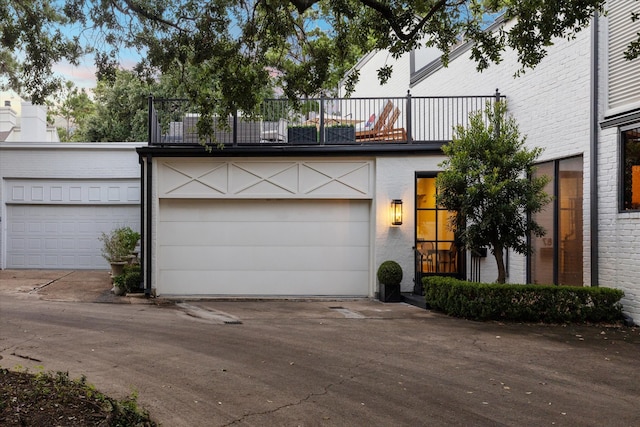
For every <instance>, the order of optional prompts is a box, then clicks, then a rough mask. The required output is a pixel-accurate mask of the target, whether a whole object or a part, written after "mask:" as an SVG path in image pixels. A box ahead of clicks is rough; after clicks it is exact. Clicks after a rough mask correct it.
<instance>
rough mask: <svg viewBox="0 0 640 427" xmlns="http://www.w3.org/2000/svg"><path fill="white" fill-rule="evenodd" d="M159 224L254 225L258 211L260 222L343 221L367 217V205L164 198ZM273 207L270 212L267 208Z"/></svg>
mask: <svg viewBox="0 0 640 427" xmlns="http://www.w3.org/2000/svg"><path fill="white" fill-rule="evenodd" d="M161 203H162V206H163V208H164V209H163V212H162V221H166V222H171V221H177V222H219V221H229V220H230V219H232V220H233V221H236V222H255V221H256V219H257V218H256V212H257V211H260V215H261V216H260V218H259V219H260V221H262V222H265V223H266V222H281V221H287V222H297V221H301V222H317V221H344V220H345V218H350V217H354V216H357V217H359V218H363V217H364V218H367V217H368V212H369V209H368V204H367V203H363V201H360V200H339V201H336V200H306V201H300V200H237V199H236V200H224V201H216V202H215V209H212V208H211V203H212V201H210V200H181V199H163V200H162V201H161ZM270 208H272V209H270Z"/></svg>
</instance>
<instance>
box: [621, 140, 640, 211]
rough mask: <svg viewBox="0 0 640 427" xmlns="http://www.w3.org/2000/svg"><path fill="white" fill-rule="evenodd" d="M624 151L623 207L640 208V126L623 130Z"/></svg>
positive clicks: (626, 208)
mask: <svg viewBox="0 0 640 427" xmlns="http://www.w3.org/2000/svg"><path fill="white" fill-rule="evenodd" d="M622 152H623V162H624V178H623V180H624V182H623V186H624V188H623V203H622V208H623V209H625V210H631V209H633V210H635V209H640V128H635V129H630V130H627V131H625V132H622Z"/></svg>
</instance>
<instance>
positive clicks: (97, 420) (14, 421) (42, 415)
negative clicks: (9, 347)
mask: <svg viewBox="0 0 640 427" xmlns="http://www.w3.org/2000/svg"><path fill="white" fill-rule="evenodd" d="M0 425H2V426H70V427H75V426H122V427H124V426H140V427H151V426H154V427H155V426H157V424H156V423H155V422H154V421H152V420H151V419H150V417H149V414H148V413H147V412H146V411H144V410H142V409H140V408H139V407H138V404H137V395H136V393H132V394H131V395H130V396H129V397H127V398H126V399H123V400H116V399H113V398H110V397H108V396H106V395H104V394H103V393H101V392H99V391H97V390H96V389H95V387H93V386H92V385H91V384H89V383H87V381H86V378H85V377H84V376H83V377H81V378H80V379H71V378H70V377H69V374H68V373H66V372H56V373H51V372H48V373H47V372H38V373H30V372H28V371H22V370H8V369H4V368H0Z"/></svg>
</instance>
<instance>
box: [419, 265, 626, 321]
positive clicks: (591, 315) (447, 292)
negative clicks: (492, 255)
mask: <svg viewBox="0 0 640 427" xmlns="http://www.w3.org/2000/svg"><path fill="white" fill-rule="evenodd" d="M422 283H423V285H424V289H425V300H426V302H427V305H428V306H430V307H431V308H433V309H435V310H439V311H443V312H444V313H446V314H449V315H451V316H456V317H463V318H466V319H473V320H509V321H519V322H546V323H571V322H617V321H620V320H622V305H621V304H620V299H621V298H622V297H623V296H624V293H623V292H622V291H620V290H618V289H610V288H602V287H574V286H543V285H507V284H505V285H498V284H488V283H473V282H466V281H462V280H457V279H454V278H451V277H438V276H429V277H425V278H423V280H422Z"/></svg>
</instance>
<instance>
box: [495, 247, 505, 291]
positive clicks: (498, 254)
mask: <svg viewBox="0 0 640 427" xmlns="http://www.w3.org/2000/svg"><path fill="white" fill-rule="evenodd" d="M493 249H494V251H493V256H494V257H495V258H496V264H498V279H497V280H496V283H504V282H505V281H506V279H507V274H506V271H505V268H504V251H503V248H502V247H496V246H494V247H493Z"/></svg>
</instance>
